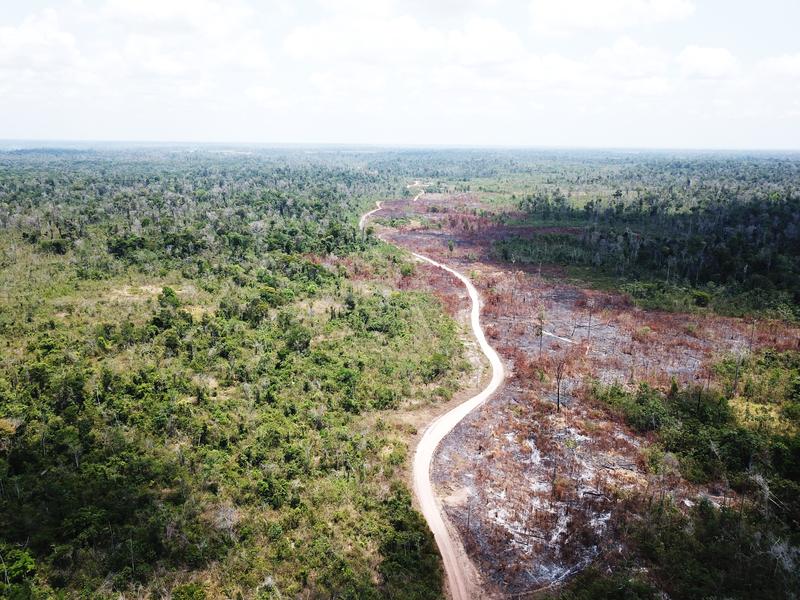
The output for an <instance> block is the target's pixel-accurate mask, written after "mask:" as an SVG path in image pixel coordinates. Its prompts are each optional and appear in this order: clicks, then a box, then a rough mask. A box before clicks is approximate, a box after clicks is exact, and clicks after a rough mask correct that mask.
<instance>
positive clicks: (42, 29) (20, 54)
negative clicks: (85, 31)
mask: <svg viewBox="0 0 800 600" xmlns="http://www.w3.org/2000/svg"><path fill="white" fill-rule="evenodd" d="M77 60H79V52H78V48H77V44H76V41H75V36H74V35H72V34H71V33H69V32H67V31H64V30H63V29H62V28H61V24H60V22H59V19H58V14H57V13H56V11H54V10H44V11H42V12H41V13H36V14H33V15H31V16H29V17H28V18H26V19H25V20H24V21H23V22H22V23H21V24H20V25H18V26H16V27H14V26H5V27H0V67H7V68H14V69H32V70H37V71H40V70H46V71H52V70H55V69H58V68H61V67H63V66H64V65H65V64H69V63H74V62H76V61H77Z"/></svg>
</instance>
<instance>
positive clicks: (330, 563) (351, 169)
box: [0, 146, 800, 600]
mask: <svg viewBox="0 0 800 600" xmlns="http://www.w3.org/2000/svg"><path fill="white" fill-rule="evenodd" d="M411 182H417V183H418V185H419V189H424V192H425V194H426V195H428V196H429V197H431V198H432V199H431V200H429V201H428V202H429V204H428V205H425V207H424V208H420V209H419V211H420V213H422V211H423V210H425V211H427V213H426V214H416V215H411V216H408V215H406V216H399V215H395V216H393V217H392V218H390V219H388V220H385V221H384V222H383V225H382V226H383V227H391V228H395V229H398V230H403V228H407V229H408V230H411V229H414V228H417V229H420V230H424V231H426V232H432V235H433V236H435V237H436V241H437V243H439V244H440V245H441V246H442V248H443V250H442V252H443V254H442V256H445V257H446V258H449V259H455V260H462V261H466V260H472V259H473V258H474V256H473V254H474V253H476V252H477V251H476V250H475V247H477V246H475V245H468V243H467V242H470V243H473V242H474V241H475V240H476V239H477V240H478V241H479V242H480V243H485V244H486V245H487V247H488V248H489V259H490V260H491V267H492V269H494V270H498V269H506V270H507V271H504V272H505V273H507V272H509V271H508V270H510V269H518V268H524V269H527V270H528V271H527V272H529V273H537V272H538V274H539V275H542V273H543V274H544V275H543V277H544V278H546V281H554V280H558V281H562V280H564V281H569V282H570V285H575V286H581V289H582V290H590V291H591V293H595V294H597V293H613V294H617V295H618V296H619V297H620V298H622V300H620V301H619V302H618V306H621V307H623V308H624V310H627V311H631V312H632V311H634V310H636V311H640V312H641V314H645V315H652V316H653V318H654V319H656V318H662V316H661V315H662V313H669V314H679V315H690V316H691V318H692V319H695V320H698V322H700V321H699V320H700V319H701V318H707V319H708V320H709V322H711V320H712V319H714V318H718V317H719V318H721V317H726V318H728V317H736V318H738V319H740V320H743V321H742V322H745V323H746V324H747V328H748V329H747V330H748V331H750V327H751V325H750V324H751V323H752V331H753V334H752V335H753V337H755V331H756V323H759V324H764V323H771V324H773V325H772V326H771V327H772V328H773V329H778V330H780V329H782V328H783V329H785V328H789V327H791V326H793V325H796V324H797V322H798V321H800V192H799V191H798V190H800V159H798V157H797V156H793V155H780V154H768V153H762V154H758V153H750V154H741V153H727V154H725V153H699V152H694V153H678V152H671V153H667V152H633V151H631V152H623V151H577V150H576V151H567V150H552V151H546V150H522V149H520V150H497V149H474V150H470V149H453V150H440V149H418V150H412V149H392V148H348V149H343V148H327V147H326V148H311V147H310V148H271V149H270V148H258V147H253V148H236V149H229V148H217V147H213V146H207V147H206V146H200V147H196V148H186V147H178V146H176V147H171V146H163V147H139V148H124V147H104V148H91V147H88V146H86V147H79V146H75V147H71V148H28V149H25V150H9V151H2V152H0V288H1V289H2V296H0V348H2V352H0V522H2V524H3V525H2V527H0V596H1V597H9V598H15V599H20V600H22V599H33V598H37V599H39V598H42V599H44V598H117V597H120V594H122V595H123V596H124V597H154V598H155V597H158V598H174V599H187V600H188V599H191V600H202V599H204V598H217V597H226V598H241V599H242V600H244V599H250V598H264V599H266V598H354V599H355V598H420V599H421V598H440V597H442V596H443V594H444V593H445V590H444V572H443V567H442V564H441V560H440V557H439V554H438V551H437V547H436V544H435V542H434V539H433V536H432V535H431V534H430V532H429V530H428V527H427V524H426V522H425V520H424V519H423V517H422V516H421V514H420V513H419V512H418V511H417V510H416V509H415V507H414V502H413V498H412V492H411V487H410V483H409V476H408V473H409V463H410V456H411V453H412V452H413V441H414V439H415V436H416V435H417V433H418V431H417V425H418V424H419V422H420V420H419V419H421V418H422V417H420V416H419V415H420V414H423V415H427V414H428V413H429V412H430V411H432V412H430V414H433V412H436V411H437V410H439V409H440V407H441V406H444V405H445V404H447V403H448V402H449V401H450V400H451V399H453V398H454V397H455V396H456V395H457V394H458V392H459V390H460V389H461V388H463V387H464V386H465V383H464V382H465V380H466V379H468V378H469V377H470V376H472V374H471V373H470V363H469V361H468V360H467V348H466V347H465V343H464V340H465V334H464V329H463V327H462V326H461V325H460V324H459V322H458V321H457V318H456V316H457V315H456V312H457V311H456V310H455V309H454V308H453V305H454V304H455V303H456V300H454V299H453V297H452V294H451V296H448V295H446V294H443V293H441V290H439V292H438V293H437V290H436V289H435V286H430V285H428V286H427V287H426V286H425V285H423V283H424V277H425V275H424V273H422V271H421V269H420V267H419V266H418V264H417V263H415V262H414V261H413V259H412V257H411V256H410V254H409V252H408V250H409V249H413V248H401V247H399V245H393V244H389V243H387V242H386V241H383V240H382V239H381V237H380V236H379V235H378V234H377V233H376V229H375V228H374V227H372V226H370V227H368V228H367V229H366V230H365V231H363V232H362V231H360V230H359V228H358V219H359V215H361V214H362V213H364V212H365V211H366V210H368V209H370V208H372V207H374V205H375V201H376V200H382V201H385V202H392V201H401V200H402V201H405V202H411V198H412V197H413V196H412V191H411V189H410V186H409V184H410V183H411ZM459 203H461V204H459ZM462 204H463V206H462ZM456 205H458V206H460V209H459V210H461V211H462V212H461V213H459V214H458V215H457V216H456V215H454V214H453V213H454V212H455V210H456V209H455V208H453V207H454V206H456ZM448 211H452V212H448ZM434 218H440V219H441V220H440V221H439V222H438V223H436V222H434ZM426 219H428V220H426ZM446 219H450V223H451V224H452V223H458V224H459V227H460V229H458V228H455V227H453V228H451V229H447V227H446V226H444V225H442V222H444V221H445V220H446ZM476 224H477V225H476ZM459 235H460V236H462V237H459ZM470 236H472V237H470ZM444 248H446V249H447V250H444ZM459 252H461V253H460V254H459ZM440 258H441V257H440ZM487 260H488V259H487ZM462 266H465V269H464V272H469V271H467V270H466V266H467V264H466V263H464V262H462ZM527 281H528V280H523V279H512V278H510V277H508V278H507V280H506V283H507V284H508V285H512V286H513V285H517V286H518V287H519V289H518V290H516V291H517V293H519V294H522V295H524V294H526V293H529V292H530V293H533V292H535V291H536V290H535V289H533V287H532V286H531V285H529V283H525V282H527ZM476 282H477V284H478V286H479V287H480V289H481V292H482V293H483V294H484V296H485V298H486V299H487V305H486V306H485V307H484V312H485V313H486V314H487V318H494V317H496V316H497V315H498V314H500V313H502V311H504V310H506V311H510V310H511V302H506V301H505V300H503V299H502V298H501V296H500V295H499V293H498V295H491V293H492V291H493V289H494V288H493V287H492V286H493V285H494V284H493V283H491V284H490V278H489V277H483V279H480V278H477V279H476ZM515 282H516V283H515ZM520 282H523V283H520ZM487 286H488V287H487ZM571 293H572V292H571ZM615 297H616V296H615ZM583 302H584V303H583V304H580V306H578V308H576V309H575V310H578V309H580V310H581V311H582V310H584V309H585V307H586V306H587V304H586V302H585V301H583ZM615 306H616V305H615ZM604 310H605V313H609V311H610V310H611V309H610V308H609V309H608V310H606V309H605V308H603V307H599V308H598V309H597V319H598V320H600V319H601V317H604V316H605V318H606V320H607V321H608V322H610V321H611V320H612V319H611V317H610V316H609V314H610V313H609V314H605V313H604V312H603V311H604ZM552 313H553V314H547V315H545V313H544V312H541V313H538V314H539V315H540V317H539V318H540V322H539V325H538V330H537V331H538V341H535V343H534V345H533V346H532V347H533V348H534V349H535V348H536V347H538V353H537V352H536V351H535V350H531V347H527V346H523V345H520V346H519V348H518V349H515V350H514V351H515V352H516V353H517V355H520V356H521V355H524V358H525V360H528V361H530V364H528V363H525V364H526V365H528V366H530V368H529V369H528V370H527V371H526V370H525V369H523V368H521V365H522V364H523V363H522V360H521V359H520V362H519V363H514V364H515V365H516V366H519V367H520V368H516V372H515V373H514V376H515V377H522V376H523V375H524V376H526V377H527V376H528V374H530V377H529V379H530V380H531V381H533V382H534V383H535V385H539V386H544V385H545V384H547V383H548V382H549V381H550V380H551V378H552V374H551V373H550V371H548V369H550V366H551V365H550V362H547V361H548V360H550V359H548V358H542V353H543V350H542V345H543V342H542V340H543V337H544V330H545V328H550V327H553V326H554V325H553V319H554V318H555V317H554V316H553V315H554V314H555V311H554V310H553V311H552ZM581 314H583V313H581ZM501 316H502V315H501ZM687 318H688V317H687ZM546 319H549V320H550V321H547V320H546ZM576 319H577V318H576ZM591 319H592V313H591V312H589V323H590V325H589V336H590V337H591V335H592V330H591V323H592V321H591ZM514 323H515V325H514V326H515V327H518V328H519V327H521V326H520V325H519V324H518V323H517V322H516V321H515V322H514ZM693 323H694V321H693ZM523 325H524V324H523ZM524 326H527V325H524ZM595 327H597V328H598V329H599V328H600V325H595ZM697 327H698V326H697V325H696V324H691V326H690V325H689V324H687V325H686V326H685V329H683V330H681V331H679V332H677V334H676V335H681V336H683V337H685V338H691V343H693V344H695V345H697V346H698V347H699V342H697V341H696V337H697V335H699V334H697V333H696V331H695V330H696V329H697ZM577 328H578V322H577V320H576V321H575V326H574V327H573V329H572V333H573V334H574V333H575V331H576V329H577ZM497 331H498V329H497V328H496V327H495V328H494V329H493V330H492V332H489V333H488V336H489V337H490V338H492V339H494V338H495V337H496V336H498V335H499V334H498V333H497ZM526 331H527V330H526ZM564 331H566V330H564ZM564 331H562V335H568V334H567V333H564ZM651 333H652V332H651V330H650V329H649V328H648V327H642V328H640V329H639V330H637V331H636V332H634V334H633V337H634V338H639V339H640V341H642V343H644V344H647V343H651V342H649V340H650V339H651V337H652V336H651V335H650V334H651ZM594 335H595V336H596V337H599V336H600V335H601V334H600V333H595V334H594ZM729 337H731V336H729ZM560 339H562V340H563V339H564V338H563V337H562V338H560ZM550 341H552V340H550ZM495 343H497V340H496V341H495ZM598 343H599V342H598ZM652 343H654V342H652ZM798 343H799V342H798V341H795V342H794V344H792V343H784V344H783V346H782V347H781V348H767V347H763V344H762V345H758V344H755V345H754V343H753V341H752V337H751V340H750V347H749V348H748V349H747V351H746V352H745V351H741V352H738V353H731V352H728V351H725V350H724V349H723V348H722V347H719V348H714V349H713V359H712V361H711V362H710V363H709V365H708V369H707V370H706V371H703V374H704V377H705V378H706V379H705V381H703V380H697V381H695V382H694V383H686V382H683V381H681V382H678V381H677V380H675V379H673V380H672V382H671V385H669V386H664V385H658V384H656V383H654V381H652V380H648V379H647V378H646V377H644V376H641V373H640V372H638V373H636V376H635V374H634V369H633V368H631V370H630V376H629V377H625V378H620V379H619V380H618V381H609V380H608V379H607V378H606V379H602V380H601V378H597V377H589V376H587V377H585V378H584V379H583V380H582V381H580V382H579V384H580V386H578V383H576V388H577V387H580V390H582V391H581V392H580V393H578V392H575V393H572V392H571V394H572V396H573V397H572V398H571V400H569V402H573V403H578V402H579V401H580V402H582V403H584V404H585V406H586V407H588V409H587V410H590V413H591V414H592V415H593V418H596V419H597V421H598V422H599V421H601V420H603V419H605V420H610V421H614V422H618V423H619V424H620V426H622V427H625V428H626V429H625V430H626V431H627V432H629V434H630V436H637V439H639V440H641V443H640V453H641V456H642V457H643V458H642V469H643V470H644V471H645V472H646V474H647V476H648V477H650V478H651V479H652V480H656V479H658V481H659V482H662V483H663V482H665V481H666V482H669V481H680V482H681V484H680V485H681V486H684V487H690V488H691V489H693V490H695V491H696V490H699V489H701V487H702V486H706V487H705V488H703V489H710V488H712V487H713V488H714V489H716V487H719V489H721V490H724V493H722V494H721V495H722V497H723V498H724V501H723V504H722V505H719V503H716V504H714V503H712V502H709V501H708V500H704V499H702V497H700V496H698V497H697V499H696V501H692V502H691V506H689V505H687V504H680V505H678V504H676V503H675V502H673V501H672V500H671V499H670V497H669V495H668V494H667V495H665V494H663V493H658V494H656V493H655V492H654V491H652V490H650V488H648V493H632V492H629V491H625V492H619V493H618V494H617V495H616V496H615V497H614V502H615V504H614V509H613V510H612V511H611V515H610V518H609V521H608V523H609V531H610V532H611V533H612V534H613V536H612V538H610V539H613V540H615V541H618V540H622V543H621V544H620V546H622V545H624V547H625V552H622V553H617V554H614V556H613V557H611V556H610V555H609V556H608V557H606V556H603V557H601V558H598V559H597V560H595V561H594V563H593V564H591V565H589V566H588V568H586V569H585V570H583V571H582V572H581V573H579V574H577V575H576V576H575V577H574V578H572V579H570V580H569V581H566V582H562V583H564V584H565V585H564V586H563V588H561V589H557V590H555V591H553V590H550V591H546V592H544V595H545V596H547V594H554V596H553V597H561V598H565V599H566V598H656V597H664V596H662V595H661V594H666V595H667V596H668V597H672V598H697V597H708V598H717V597H718V598H729V597H731V598H732V597H735V598H748V597H794V596H793V595H792V594H794V595H796V593H795V592H796V591H797V590H798V585H800V582H798V580H797V573H796V572H795V571H793V569H792V568H791V565H795V564H797V563H798V561H800V551H798V548H800V537H798V536H799V535H800V534H799V533H798V532H799V531H800V528H799V527H798V523H799V522H800V504H798V494H799V493H800V472H798V469H799V468H800V442H798V439H799V438H798V432H799V431H800V358H799V355H798V352H799V351H800V346H797V344H798ZM548 348H549V347H548ZM581 348H583V346H581ZM499 349H500V352H501V354H503V352H504V351H506V350H505V349H503V348H499ZM555 351H558V347H557V346H556V347H555V350H554V352H555ZM546 352H550V350H549V349H546V350H545V353H546ZM588 352H589V349H588V346H587V349H586V353H587V354H588ZM628 353H629V354H634V355H635V352H628ZM570 356H577V353H575V352H573V354H571V355H570ZM504 358H507V357H505V356H504ZM537 360H538V361H539V362H538V363H537V362H536V361H537ZM575 360H577V359H575ZM598 360H599V359H598ZM508 364H512V363H510V362H509V363H508ZM560 364H561V365H562V366H563V365H564V364H565V362H564V361H562V362H561V363H560ZM568 367H569V365H568ZM567 377H573V378H575V379H577V377H578V376H577V375H574V374H571V373H569V374H568V375H567ZM651 379H653V378H651ZM560 381H561V380H560V378H559V383H558V385H559V388H558V393H559V405H558V411H559V412H560V411H561V408H562V407H561V404H560V393H561V388H560V386H561V383H560ZM536 389H537V390H538V389H539V388H536ZM515 394H516V392H515ZM517 396H518V397H514V398H513V399H512V400H513V402H512V400H509V401H508V404H509V405H512V404H513V403H516V402H522V400H520V398H522V397H523V396H522V395H520V394H517ZM524 397H525V398H527V396H524ZM546 398H547V394H545V393H541V394H540V397H539V398H538V399H537V400H536V402H533V401H531V402H529V406H527V407H526V408H525V410H523V409H522V408H518V407H517V408H515V411H516V413H515V414H517V415H518V416H519V415H527V414H529V413H528V412H526V411H528V410H531V411H532V410H534V409H537V410H538V409H539V408H541V406H542V404H541V403H543V402H544V401H545V400H546ZM514 406H516V405H515V404H514ZM542 410H545V409H542ZM546 410H547V411H549V412H546V413H543V414H547V415H551V413H552V410H553V409H552V407H550V408H547V409H546ZM415 415H416V416H415ZM540 416H541V415H536V416H535V418H533V417H532V418H531V419H530V422H529V423H527V424H528V425H530V426H534V424H535V422H538V420H539V417H540ZM521 418H522V417H520V419H521ZM587 427H588V426H587ZM626 435H628V434H626ZM495 437H498V436H495ZM531 439H533V438H532V437H531ZM482 450H483V449H482V448H481V451H482ZM571 451H572V454H573V458H574V454H575V452H574V451H575V448H574V447H573V448H571ZM554 473H555V471H554ZM664 485H666V484H664ZM692 486H695V487H692ZM663 487H664V486H662V489H663ZM523 491H524V490H523ZM707 495H708V494H707ZM787 565H788V566H789V568H787ZM548 597H549V596H548Z"/></svg>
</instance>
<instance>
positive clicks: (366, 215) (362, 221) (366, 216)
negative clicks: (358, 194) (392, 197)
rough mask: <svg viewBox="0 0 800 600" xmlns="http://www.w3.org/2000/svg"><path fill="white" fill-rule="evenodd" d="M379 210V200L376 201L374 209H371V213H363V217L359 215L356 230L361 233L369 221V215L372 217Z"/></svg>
mask: <svg viewBox="0 0 800 600" xmlns="http://www.w3.org/2000/svg"><path fill="white" fill-rule="evenodd" d="M381 208H382V207H381V202H380V200H378V201H377V202H376V203H375V208H373V209H372V210H371V211H369V212H365V213H364V214H363V215H361V218H360V219H359V220H358V228H359V229H361V230H362V231H363V230H364V227H365V226H366V225H367V219H369V217H370V216H371V215H373V214H375V213H376V212H378V211H379V210H380V209H381Z"/></svg>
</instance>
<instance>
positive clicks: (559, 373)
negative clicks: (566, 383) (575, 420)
mask: <svg viewBox="0 0 800 600" xmlns="http://www.w3.org/2000/svg"><path fill="white" fill-rule="evenodd" d="M566 364H567V360H566V359H564V358H562V359H561V360H560V361H558V365H556V411H557V412H561V381H562V380H563V379H564V371H565V368H566Z"/></svg>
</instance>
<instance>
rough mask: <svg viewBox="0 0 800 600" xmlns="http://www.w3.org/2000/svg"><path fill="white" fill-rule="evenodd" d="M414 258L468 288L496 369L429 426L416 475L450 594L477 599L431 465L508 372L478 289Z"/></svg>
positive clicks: (476, 324) (478, 330)
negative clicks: (484, 322)
mask: <svg viewBox="0 0 800 600" xmlns="http://www.w3.org/2000/svg"><path fill="white" fill-rule="evenodd" d="M424 193H425V191H424V190H422V191H421V192H419V193H418V194H417V195H416V196H415V197H414V201H415V202H416V201H417V200H418V199H419V197H420V196H422V194H424ZM375 205H376V208H374V209H372V210H371V211H369V212H366V213H364V214H363V215H362V216H361V219H360V220H359V222H358V226H359V229H361V230H363V229H364V227H365V226H366V222H367V219H368V218H369V217H370V216H371V215H373V214H375V213H376V212H378V211H379V210H380V209H381V208H382V207H381V203H380V202H376V203H375ZM412 254H413V255H414V257H415V258H416V259H417V260H420V261H423V262H427V263H429V264H431V265H433V266H435V267H438V268H440V269H444V270H445V271H447V272H448V273H451V274H453V275H455V276H456V277H457V278H458V279H459V280H460V281H461V283H463V284H464V286H465V287H466V288H467V292H468V293H469V297H470V300H471V303H472V308H471V310H470V324H471V325H472V332H473V333H474V335H475V338H476V339H477V340H478V345H479V346H480V348H481V351H482V352H483V354H484V355H485V356H486V358H488V359H489V364H490V365H491V367H492V379H491V381H489V384H488V385H487V386H486V387H485V388H484V389H483V390H482V391H481V392H480V393H479V394H478V395H477V396H473V397H472V398H470V399H469V400H467V401H466V402H462V403H461V404H459V405H458V406H456V407H455V408H453V409H452V410H450V411H449V412H447V413H445V414H443V415H441V416H439V417H437V418H436V419H435V420H434V421H433V422H432V423H431V424H430V425H428V428H427V429H426V430H425V432H424V433H423V434H422V439H420V441H419V444H418V445H417V450H416V453H415V454H414V465H413V475H412V478H413V485H414V493H415V494H416V496H417V501H418V502H419V504H420V509H421V511H422V515H423V516H424V517H425V520H426V521H427V522H428V527H430V529H431V531H432V532H433V536H434V538H435V539H436V545H437V546H438V547H439V552H440V553H441V555H442V561H443V562H444V569H445V573H447V583H448V588H449V589H450V594H451V596H452V598H453V599H454V600H469V599H470V598H472V597H474V595H473V594H472V593H471V591H472V590H471V583H472V582H471V581H470V572H471V568H470V565H469V559H468V558H467V556H466V553H465V551H464V549H463V547H462V546H461V543H460V542H459V541H458V540H457V539H453V536H451V534H450V531H449V530H448V528H447V525H446V524H445V521H444V517H443V516H442V510H441V508H440V506H439V503H438V502H437V499H436V495H435V494H434V491H433V484H432V483H431V476H430V475H431V463H432V462H433V457H434V454H435V453H436V448H437V447H438V446H439V443H440V442H441V441H442V439H443V438H444V436H446V435H447V434H448V433H450V432H451V431H452V430H453V428H454V427H455V426H456V425H458V423H459V422H460V421H461V419H463V418H464V417H465V416H467V414H469V413H470V412H471V411H473V410H474V409H475V408H477V407H478V406H480V405H481V404H483V403H484V402H485V401H486V400H487V399H488V398H489V397H490V396H491V395H492V394H493V393H494V392H495V390H497V388H499V387H500V384H502V383H503V379H505V370H504V369H503V363H502V361H501V360H500V356H499V355H498V354H497V352H496V351H495V349H494V348H492V347H491V345H489V342H487V341H486V336H485V335H484V332H483V328H482V327H481V309H480V303H481V299H480V295H479V294H478V290H476V289H475V286H474V285H472V282H471V281H470V280H469V279H468V278H467V277H465V276H464V275H462V274H461V273H459V272H458V271H456V270H455V269H451V268H450V267H448V266H446V265H443V264H442V263H439V262H436V261H435V260H433V259H431V258H428V257H427V256H423V255H422V254H417V253H415V252H414V253H412Z"/></svg>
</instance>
